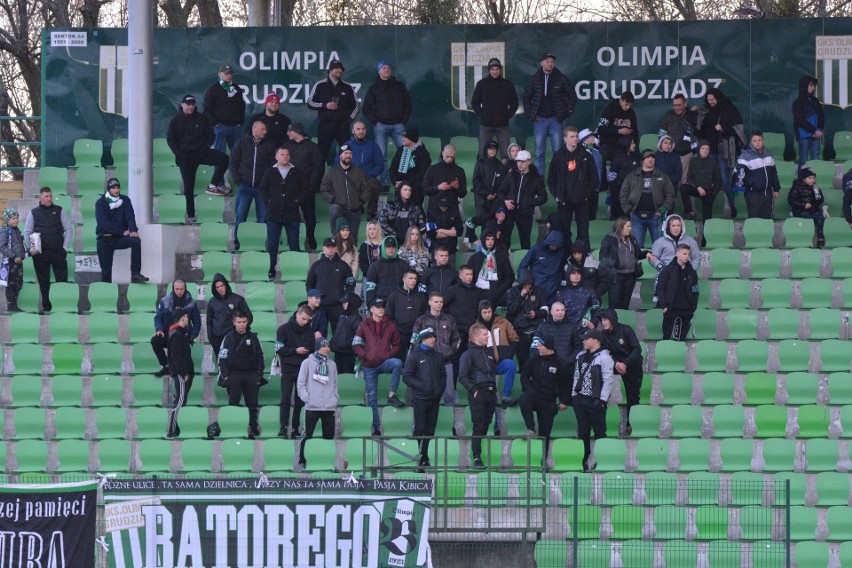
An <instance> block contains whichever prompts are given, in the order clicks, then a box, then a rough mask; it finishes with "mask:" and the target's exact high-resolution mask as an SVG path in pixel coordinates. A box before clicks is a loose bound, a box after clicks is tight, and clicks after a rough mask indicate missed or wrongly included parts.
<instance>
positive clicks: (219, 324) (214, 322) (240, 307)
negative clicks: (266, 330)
mask: <svg viewBox="0 0 852 568" xmlns="http://www.w3.org/2000/svg"><path fill="white" fill-rule="evenodd" d="M216 282H224V283H225V293H224V294H222V295H220V294H218V293H217V292H216ZM237 311H239V312H243V313H244V314H245V315H246V316H248V322H249V328H251V322H252V319H253V317H252V314H251V310H250V309H249V307H248V304H246V300H245V298H243V297H242V296H240V295H239V294H235V293H234V292H232V291H231V285H230V284H228V280H227V279H226V278H225V277H224V276H222V275H221V274H219V273H218V272H217V273H216V274H215V275H214V276H213V281H212V282H210V299H209V300H208V301H207V339H208V340H209V339H210V338H211V337H217V338H220V339H221V338H223V337H225V335H226V334H227V333H228V332H229V331H231V330H232V329H234V321H233V320H234V312H237ZM211 343H212V341H211Z"/></svg>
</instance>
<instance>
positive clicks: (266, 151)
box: [229, 133, 276, 187]
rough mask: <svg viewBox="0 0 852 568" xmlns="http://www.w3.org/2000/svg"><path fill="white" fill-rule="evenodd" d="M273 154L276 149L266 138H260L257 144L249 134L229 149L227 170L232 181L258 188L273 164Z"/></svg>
mask: <svg viewBox="0 0 852 568" xmlns="http://www.w3.org/2000/svg"><path fill="white" fill-rule="evenodd" d="M275 152H276V148H275V146H274V145H273V144H272V142H271V141H270V140H269V139H268V138H262V139H261V140H260V142H258V143H257V144H255V143H254V137H253V136H252V135H251V134H250V133H249V134H248V135H246V136H243V137H242V138H240V140H239V142H237V143H236V144H235V145H234V147H233V148H232V149H231V160H230V164H229V169H230V171H231V174H232V175H233V176H234V181H235V182H237V183H238V184H241V183H244V184H246V185H247V186H249V187H259V186H260V179H261V178H262V177H263V174H264V172H266V169H267V168H269V167H270V166H272V165H274V164H275Z"/></svg>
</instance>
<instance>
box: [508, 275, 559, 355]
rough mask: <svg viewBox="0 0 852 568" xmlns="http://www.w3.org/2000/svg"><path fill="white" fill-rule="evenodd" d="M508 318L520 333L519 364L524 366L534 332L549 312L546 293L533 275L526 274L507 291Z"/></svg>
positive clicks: (516, 331)
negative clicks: (535, 281) (534, 279)
mask: <svg viewBox="0 0 852 568" xmlns="http://www.w3.org/2000/svg"><path fill="white" fill-rule="evenodd" d="M506 307H507V308H508V309H507V311H506V319H507V320H509V321H510V322H512V327H514V328H515V333H517V334H518V350H517V353H516V355H517V356H518V365H519V366H520V367H521V368H523V367H524V365H526V362H527V359H529V357H530V346H531V345H532V340H533V333H535V330H536V328H538V326H539V325H540V324H541V323H542V322H543V321H544V318H546V317H547V315H548V313H549V308H548V306H547V304H546V303H545V295H544V292H543V291H542V289H541V288H539V287H538V286H536V285H535V283H534V282H533V279H532V275H530V274H529V273H527V274H524V275H523V276H522V277H521V278H520V279H518V282H517V284H515V285H514V286H512V287H511V288H510V289H509V291H508V292H506Z"/></svg>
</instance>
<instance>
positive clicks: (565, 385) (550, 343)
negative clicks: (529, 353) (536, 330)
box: [519, 335, 571, 467]
mask: <svg viewBox="0 0 852 568" xmlns="http://www.w3.org/2000/svg"><path fill="white" fill-rule="evenodd" d="M535 343H536V350H537V351H538V357H533V358H532V359H530V360H529V361H527V364H526V365H524V368H523V370H522V371H521V383H522V384H524V385H527V389H526V390H525V391H524V392H523V393H521V398H520V401H519V402H520V406H521V416H522V417H523V418H524V424H525V425H526V427H527V431H526V432H524V434H523V437H524V438H534V437H536V436H538V437H541V438H544V451H545V455H544V463H543V464H542V465H543V466H545V467H547V458H549V457H550V432H551V431H552V430H553V419H554V418H556V414H557V413H559V412H564V411H566V410H568V407H569V406H571V383H570V382H569V378H568V377H570V374H571V365H570V364H569V363H568V362H567V361H565V360H564V359H562V358H561V357H559V356H558V355H557V354H556V343H555V341H554V339H553V337H551V336H549V335H544V336H537V337H536V338H535ZM533 413H535V415H534V414H533ZM536 418H537V419H538V420H537V422H538V427H537V428H536ZM531 465H535V464H531Z"/></svg>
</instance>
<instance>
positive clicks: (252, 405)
mask: <svg viewBox="0 0 852 568" xmlns="http://www.w3.org/2000/svg"><path fill="white" fill-rule="evenodd" d="M248 326H249V320H248V317H247V316H246V314H244V313H243V312H240V311H235V312H234V329H232V330H231V331H229V332H228V335H226V336H225V339H223V340H222V349H220V350H219V357H218V359H219V369H221V371H222V383H224V385H223V386H224V387H225V388H226V389H227V391H228V406H240V400H241V399H242V400H243V401H244V402H245V404H246V408H248V413H249V421H248V438H249V440H254V439H255V438H257V437H258V436H260V425H259V424H258V421H257V417H258V415H259V414H260V407H259V405H258V401H257V399H258V394H259V391H260V387H261V386H263V385H265V384H266V383H267V381H266V380H265V379H264V378H263V369H264V366H265V363H264V359H263V348H262V347H261V346H260V339H258V337H257V334H256V333H254V332H253V331H251V330H250V329H249V327H248Z"/></svg>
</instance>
